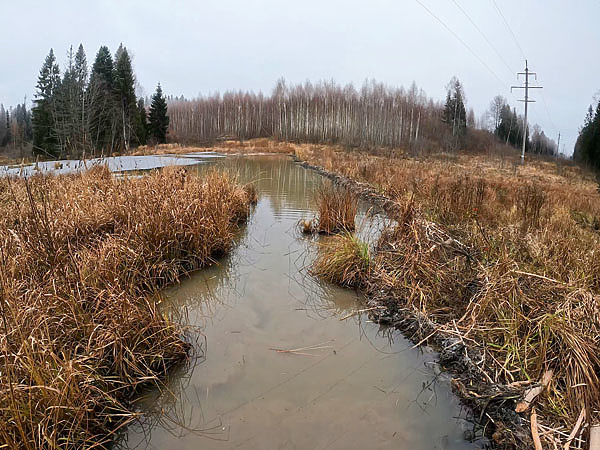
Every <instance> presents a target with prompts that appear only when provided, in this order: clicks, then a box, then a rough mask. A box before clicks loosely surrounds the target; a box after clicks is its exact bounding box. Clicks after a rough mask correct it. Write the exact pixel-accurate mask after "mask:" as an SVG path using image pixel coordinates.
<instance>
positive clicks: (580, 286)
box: [296, 145, 600, 445]
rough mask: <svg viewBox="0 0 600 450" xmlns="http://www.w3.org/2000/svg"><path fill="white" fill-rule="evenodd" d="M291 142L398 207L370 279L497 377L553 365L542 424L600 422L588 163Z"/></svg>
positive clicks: (530, 374) (598, 237)
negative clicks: (459, 342) (521, 162)
mask: <svg viewBox="0 0 600 450" xmlns="http://www.w3.org/2000/svg"><path fill="white" fill-rule="evenodd" d="M296 154H297V156H298V157H299V158H300V159H302V160H305V161H307V162H308V163H310V164H313V165H317V166H321V167H323V168H325V169H326V170H329V171H331V172H334V173H337V174H341V175H344V176H346V177H348V178H351V179H353V180H355V181H358V182H360V183H367V184H368V185H369V186H370V187H371V188H372V189H373V190H375V191H376V192H379V193H381V194H384V195H385V196H387V197H388V198H390V199H392V200H393V201H394V202H395V203H396V205H397V206H398V208H396V209H397V210H399V211H401V212H400V213H399V214H398V216H397V217H395V219H396V221H397V223H398V225H397V226H395V227H394V228H392V229H389V230H387V231H386V232H385V233H384V234H383V235H382V237H381V240H380V241H379V243H378V246H377V249H376V251H375V253H374V255H372V263H371V265H370V267H369V271H368V274H369V275H368V280H367V282H366V283H367V284H370V285H371V286H373V287H374V288H377V289H382V288H385V289H386V290H387V292H388V293H389V295H391V296H393V297H394V298H395V299H396V301H397V303H398V305H399V306H400V307H408V308H414V309H415V310H418V311H420V312H422V313H425V314H427V315H428V316H429V317H430V318H432V319H434V320H435V322H436V323H437V324H438V325H439V326H440V329H448V330H451V331H452V332H456V331H459V332H460V333H461V338H462V339H464V341H465V342H468V343H469V344H470V345H473V346H475V347H477V348H479V349H480V350H481V352H482V354H483V355H484V363H483V366H484V369H485V372H486V374H487V376H488V377H489V378H490V379H491V380H493V381H494V382H497V383H501V384H507V385H515V383H516V384H519V383H535V382H536V381H537V380H540V379H541V377H542V375H543V374H544V373H545V372H546V371H548V370H552V371H553V374H554V375H553V378H552V381H551V384H550V388H549V389H547V390H546V391H545V392H544V393H543V394H542V395H541V397H540V398H539V400H538V404H537V406H536V408H537V411H538V415H539V417H540V420H541V421H542V422H543V423H544V424H545V425H549V426H552V427H556V428H557V429H559V428H560V429H562V430H563V433H565V430H566V433H565V434H564V436H566V435H568V433H569V432H570V430H571V429H572V428H573V425H574V423H575V421H576V419H577V418H578V416H579V414H580V412H581V411H582V409H583V410H584V411H585V414H586V420H585V423H588V424H594V423H597V422H598V420H599V419H600V417H599V414H600V413H599V411H600V258H598V254H599V251H600V234H599V233H598V228H599V227H598V225H597V224H598V223H600V195H599V193H598V191H597V184H596V183H595V181H594V178H593V177H592V176H591V175H590V174H588V173H586V172H585V171H582V170H581V169H579V168H577V167H576V166H573V165H566V164H563V163H560V164H559V163H556V162H551V161H546V160H535V159H533V160H532V159H529V160H528V162H527V164H526V165H525V166H524V167H521V166H518V165H515V164H512V163H510V162H507V161H506V160H504V159H503V157H496V156H489V157H484V156H466V155H460V154H457V155H432V156H430V157H427V158H422V159H417V158H407V157H405V156H404V155H403V154H402V153H390V154H388V155H380V154H377V153H376V152H366V151H353V152H348V151H342V150H340V149H336V148H332V147H325V146H308V145H298V146H297V147H296ZM340 273H341V272H340ZM338 276H339V274H338ZM550 435H551V433H550V434H547V435H546V436H545V437H543V439H549V436H550ZM554 435H555V436H556V434H554ZM564 436H563V439H564ZM548 445H551V443H550V441H548Z"/></svg>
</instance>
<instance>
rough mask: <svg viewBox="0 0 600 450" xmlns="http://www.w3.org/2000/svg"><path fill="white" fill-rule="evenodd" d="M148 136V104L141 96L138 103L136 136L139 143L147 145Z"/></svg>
mask: <svg viewBox="0 0 600 450" xmlns="http://www.w3.org/2000/svg"><path fill="white" fill-rule="evenodd" d="M147 136H148V118H147V116H146V105H145V103H144V99H143V98H140V99H139V100H138V103H137V114H136V117H135V138H136V142H137V144H138V145H146V142H147V139H148V138H147Z"/></svg>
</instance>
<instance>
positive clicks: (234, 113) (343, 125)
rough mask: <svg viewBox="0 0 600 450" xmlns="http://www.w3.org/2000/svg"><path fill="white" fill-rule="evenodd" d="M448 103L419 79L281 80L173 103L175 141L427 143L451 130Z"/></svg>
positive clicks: (385, 145) (171, 131)
mask: <svg viewBox="0 0 600 450" xmlns="http://www.w3.org/2000/svg"><path fill="white" fill-rule="evenodd" d="M443 114H444V108H443V105H442V104H441V103H440V102H438V101H435V100H433V99H431V98H428V97H427V96H426V95H425V93H424V92H423V90H421V89H418V88H417V86H416V84H414V83H413V84H412V86H411V87H410V88H409V89H408V90H405V89H404V88H392V87H388V86H385V85H383V84H381V83H376V82H374V81H369V82H366V83H365V84H364V85H363V86H362V87H361V88H360V89H356V88H355V87H354V86H353V85H352V84H348V85H346V86H340V85H338V84H336V83H334V82H320V83H317V84H312V83H310V82H306V83H303V84H296V85H292V86H288V85H287V84H286V83H285V81H284V80H283V79H281V80H279V81H278V82H277V84H276V86H275V88H274V89H273V91H272V93H271V95H263V94H262V93H259V94H255V93H253V92H242V91H238V92H226V93H225V94H223V95H220V94H215V95H211V96H204V97H199V98H195V99H191V100H189V99H184V98H183V97H181V98H175V99H171V100H170V101H169V116H170V120H171V127H170V136H171V139H173V140H174V141H177V142H182V143H203V142H210V141H213V140H215V139H219V138H236V139H250V138H256V137H275V138H277V139H281V140H285V141H302V142H312V143H339V144H344V145H348V146H358V147H365V146H382V147H398V146H407V147H408V146H410V147H417V146H418V147H424V146H426V145H428V144H429V143H432V142H439V141H440V139H442V140H443V138H441V137H445V138H446V139H447V140H448V141H449V142H450V141H452V139H451V137H452V136H451V131H449V130H448V127H446V126H445V124H444V122H443V120H442V117H443Z"/></svg>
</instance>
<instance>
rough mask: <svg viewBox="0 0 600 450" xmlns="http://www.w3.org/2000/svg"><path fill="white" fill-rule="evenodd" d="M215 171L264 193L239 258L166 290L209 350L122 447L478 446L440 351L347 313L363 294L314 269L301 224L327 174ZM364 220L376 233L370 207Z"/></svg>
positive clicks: (242, 165)
mask: <svg viewBox="0 0 600 450" xmlns="http://www.w3.org/2000/svg"><path fill="white" fill-rule="evenodd" d="M210 165H211V166H212V165H216V166H219V167H223V168H226V169H228V170H233V171H235V172H238V173H239V177H240V179H241V181H255V182H256V184H257V187H258V190H259V194H260V201H259V203H258V205H257V206H256V209H255V210H254V212H253V214H252V216H251V219H250V221H249V223H248V225H247V226H246V227H244V229H243V230H242V231H241V233H240V237H239V242H238V244H237V247H236V249H235V250H234V251H233V252H232V254H230V255H229V256H228V257H226V258H223V259H221V260H219V261H218V264H215V265H214V266H212V267H210V268H207V269H204V270H201V271H198V272H196V273H195V274H194V275H193V276H191V277H190V278H188V279H186V280H184V281H183V282H182V283H181V284H180V285H178V286H176V287H174V288H172V289H171V290H169V291H168V292H167V296H168V300H167V306H168V307H169V308H171V309H172V310H178V311H182V310H185V311H187V320H188V322H189V323H190V324H192V325H194V326H197V327H199V330H201V332H202V333H203V336H202V337H201V338H199V339H198V343H197V349H198V353H199V354H201V355H203V356H202V358H200V359H198V360H197V361H195V363H194V364H192V365H191V366H190V367H186V368H183V369H181V370H180V371H178V373H177V374H175V375H173V376H172V377H171V380H170V382H169V385H168V389H165V390H163V391H162V392H157V391H151V392H149V393H147V395H145V396H144V397H143V398H142V399H141V400H140V402H139V407H140V409H141V411H143V412H145V413H146V419H145V420H144V421H142V423H141V424H136V425H133V426H131V427H130V428H129V429H128V430H127V432H126V436H125V440H124V442H123V447H125V448H149V449H166V450H171V449H173V450H174V449H182V450H183V449H199V448H202V449H307V450H308V449H310V450H315V449H392V448H393V449H411V450H414V449H428V450H429V449H474V448H481V447H482V444H476V443H470V442H467V441H465V440H464V438H463V435H464V430H465V429H468V428H469V426H468V425H467V424H466V422H465V421H464V420H462V419H458V417H464V416H465V415H466V412H465V411H464V410H462V408H461V406H460V405H459V402H458V400H457V399H456V397H455V396H454V395H453V394H452V393H451V392H450V388H449V380H448V378H447V377H446V376H445V375H443V374H440V373H439V368H438V366H437V365H436V363H435V356H436V355H435V353H434V352H432V351H431V350H429V349H414V348H413V346H412V344H411V343H410V342H408V341H407V340H406V339H404V338H403V337H402V335H401V334H399V333H398V332H395V331H393V330H389V329H385V328H380V327H379V326H378V325H376V324H374V323H370V322H369V321H368V317H367V316H366V315H364V314H363V315H355V316H352V317H349V318H347V319H345V320H341V319H344V318H345V317H347V316H348V315H349V314H350V313H352V312H353V311H356V310H357V309H360V308H361V298H360V296H359V295H358V294H357V293H356V292H354V291H352V290H349V289H342V288H338V287H335V286H331V285H328V284H324V283H321V282H319V281H318V280H315V279H314V278H312V277H311V276H310V275H309V274H308V273H307V265H308V264H309V263H310V260H311V258H312V257H313V256H314V253H313V251H314V250H313V249H314V243H313V242H311V239H315V238H306V237H303V236H301V235H300V234H299V232H298V230H297V222H298V220H299V219H301V218H310V217H312V215H313V214H314V213H313V208H314V205H313V201H312V198H313V191H314V189H315V188H316V187H317V186H318V185H319V184H320V183H322V182H323V181H324V180H323V179H322V178H321V177H320V176H319V175H317V174H316V173H315V172H312V171H309V170H306V169H304V168H301V167H299V166H297V165H295V164H294V163H293V162H292V161H291V160H290V159H289V158H286V157H279V156H263V157H246V158H243V157H242V158H239V157H228V158H225V159H222V160H219V161H217V162H214V164H210ZM207 166H208V165H204V166H199V167H197V168H194V170H197V171H198V173H199V174H200V176H201V175H202V172H203V171H204V170H206V167H207ZM359 220H360V222H361V223H363V225H364V227H365V228H369V229H371V230H372V229H373V228H377V227H378V223H377V220H375V221H373V220H370V219H367V218H365V208H363V209H362V213H361V218H360V219H359ZM367 225H368V226H367ZM368 232H369V230H366V231H363V233H365V234H367V233H368ZM198 332H199V331H198ZM196 335H197V336H199V334H196ZM310 346H313V348H312V349H311V348H306V349H304V350H299V351H298V352H297V353H284V352H278V351H276V350H274V349H288V350H289V349H299V348H303V347H310ZM314 347H320V348H314ZM154 413H156V414H154Z"/></svg>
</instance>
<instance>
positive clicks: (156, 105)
mask: <svg viewBox="0 0 600 450" xmlns="http://www.w3.org/2000/svg"><path fill="white" fill-rule="evenodd" d="M168 128H169V116H168V115H167V100H166V99H165V97H164V95H163V92H162V88H161V87H160V83H158V86H157V87H156V92H155V93H154V95H152V103H151V104H150V117H149V121H148V129H149V132H150V136H151V137H152V139H153V141H154V142H155V143H157V144H164V143H165V142H167V131H168Z"/></svg>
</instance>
